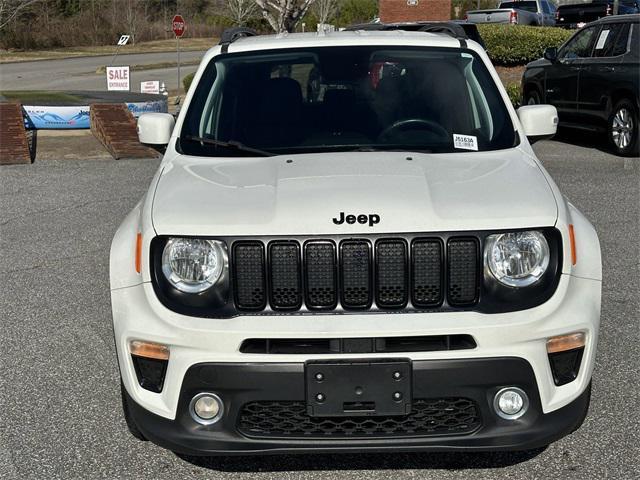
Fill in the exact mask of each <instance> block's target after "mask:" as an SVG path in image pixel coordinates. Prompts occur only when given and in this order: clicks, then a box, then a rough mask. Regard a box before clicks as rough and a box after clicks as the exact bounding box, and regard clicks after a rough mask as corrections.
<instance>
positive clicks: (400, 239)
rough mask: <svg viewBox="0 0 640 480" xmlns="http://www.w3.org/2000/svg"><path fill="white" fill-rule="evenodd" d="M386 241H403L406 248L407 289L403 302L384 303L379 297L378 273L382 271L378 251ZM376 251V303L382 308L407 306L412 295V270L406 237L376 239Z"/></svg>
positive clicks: (405, 282)
mask: <svg viewBox="0 0 640 480" xmlns="http://www.w3.org/2000/svg"><path fill="white" fill-rule="evenodd" d="M385 243H402V247H403V249H404V271H405V276H404V291H405V296H404V298H403V299H402V301H401V302H397V303H384V302H382V301H381V300H380V298H379V293H380V292H379V288H377V284H378V283H379V282H378V279H379V277H378V275H379V273H380V268H379V263H378V252H379V248H380V246H381V245H384V244H385ZM375 252H376V255H375V257H374V273H373V275H374V278H375V279H376V282H375V283H374V290H375V291H374V296H375V299H376V304H377V305H378V307H380V308H392V309H396V308H397V309H402V308H405V307H406V306H407V304H408V303H409V297H411V291H410V290H409V288H410V284H411V282H410V279H411V272H410V269H409V251H408V250H407V241H406V240H405V239H404V238H385V239H382V240H378V241H376V246H375Z"/></svg>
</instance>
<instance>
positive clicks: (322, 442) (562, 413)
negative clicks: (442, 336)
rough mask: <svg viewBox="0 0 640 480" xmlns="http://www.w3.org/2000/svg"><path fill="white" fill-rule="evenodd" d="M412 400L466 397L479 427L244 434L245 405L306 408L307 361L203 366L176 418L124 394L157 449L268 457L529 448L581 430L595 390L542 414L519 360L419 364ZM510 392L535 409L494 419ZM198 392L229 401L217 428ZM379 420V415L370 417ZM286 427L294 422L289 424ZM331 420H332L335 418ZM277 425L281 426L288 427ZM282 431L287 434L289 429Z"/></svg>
mask: <svg viewBox="0 0 640 480" xmlns="http://www.w3.org/2000/svg"><path fill="white" fill-rule="evenodd" d="M412 370H413V374H412V375H413V378H412V380H413V399H414V401H415V400H416V399H436V398H437V399H451V398H464V399H466V400H470V401H471V402H472V403H473V404H474V405H475V409H476V410H475V411H476V413H477V422H476V423H474V426H473V429H471V430H469V431H466V432H464V433H460V432H454V431H453V429H451V430H447V429H444V430H443V429H440V430H438V431H434V432H431V433H426V434H425V433H423V434H416V433H415V431H413V432H412V431H411V429H409V430H407V431H406V432H404V433H400V434H398V433H397V432H396V434H395V435H385V434H384V433H374V434H368V435H364V434H362V433H361V432H360V434H358V433H357V432H355V433H354V432H353V431H351V433H350V434H347V435H345V434H344V432H343V433H342V435H325V436H324V437H323V436H322V435H320V436H319V435H318V434H317V433H316V434H311V435H307V437H306V438H304V435H301V434H300V433H299V432H298V433H294V434H286V433H284V434H283V433H282V429H281V430H280V431H279V432H280V433H277V434H275V435H271V436H265V435H260V434H258V435H251V433H250V432H247V431H243V430H242V428H243V427H242V426H241V424H242V415H243V414H242V413H241V412H242V411H243V407H244V406H245V405H247V404H248V403H251V402H261V401H277V402H283V403H285V402H295V401H297V402H304V401H305V364H304V363H236V364H223V363H201V364H197V365H193V366H192V367H191V368H189V370H188V371H187V373H186V375H185V377H184V381H183V383H182V388H181V390H180V396H179V401H178V406H177V413H176V418H175V420H170V419H167V418H163V417H161V416H158V415H155V414H153V413H151V412H149V411H147V410H146V409H144V408H143V407H141V406H140V405H138V404H137V403H136V402H135V401H134V400H133V399H132V398H131V396H130V395H129V394H128V393H127V392H126V391H125V392H124V394H125V398H126V401H127V403H128V406H129V412H130V415H131V416H132V419H133V421H134V422H135V423H136V425H137V426H138V428H139V430H140V431H141V432H142V433H143V434H144V436H145V437H147V438H148V439H149V440H152V441H153V442H154V443H157V444H159V445H161V446H163V447H165V448H168V449H170V450H173V451H175V452H178V453H182V454H188V455H220V454H225V455H227V454H264V453H304V452H346V451H386V450H400V451H427V450H525V449H532V448H538V447H541V446H544V445H547V444H549V443H551V442H553V441H555V440H557V439H558V438H560V437H562V436H564V435H567V434H569V433H571V432H572V431H573V430H575V429H576V428H578V427H579V426H580V424H581V423H582V421H583V420H584V417H585V415H586V413H587V409H588V405H589V398H590V388H587V389H586V390H585V391H584V392H583V393H582V394H581V395H579V396H578V398H577V399H575V400H574V401H573V402H572V403H570V404H569V405H567V406H565V407H563V408H560V409H558V410H556V411H554V412H551V413H547V414H544V413H543V410H542V405H541V402H540V395H539V391H538V386H537V382H536V378H535V375H534V372H533V369H532V368H531V365H530V364H529V363H528V362H527V361H525V360H523V359H520V358H485V359H482V358H477V359H466V360H425V361H413V362H412ZM505 386H516V387H519V388H521V389H522V390H524V391H525V392H526V393H527V395H528V397H529V400H530V405H529V409H528V410H527V412H526V413H525V414H524V415H523V416H522V417H521V418H519V419H517V420H505V419H502V418H500V417H499V416H498V415H496V414H495V412H494V410H493V406H492V404H493V397H494V395H495V393H496V392H497V391H498V390H500V389H501V388H502V387H505ZM200 392H214V393H216V394H217V395H218V396H219V397H220V398H221V399H222V400H223V402H224V410H225V413H224V416H223V417H222V419H221V420H220V421H219V422H218V423H215V424H213V425H208V426H205V425H200V424H198V423H196V422H195V421H194V420H193V419H192V418H191V415H190V413H189V402H190V400H191V398H193V396H194V395H196V394H197V393H200ZM372 420H374V421H375V417H374V418H373V419H372ZM281 421H282V422H285V423H286V422H292V421H293V420H291V418H287V419H284V420H283V419H282V418H281ZM329 422H330V419H329ZM276 427H279V428H280V427H282V425H280V426H277V425H276ZM284 430H287V427H286V426H285V428H284Z"/></svg>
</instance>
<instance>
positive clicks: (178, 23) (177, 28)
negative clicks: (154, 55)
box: [171, 15, 186, 37]
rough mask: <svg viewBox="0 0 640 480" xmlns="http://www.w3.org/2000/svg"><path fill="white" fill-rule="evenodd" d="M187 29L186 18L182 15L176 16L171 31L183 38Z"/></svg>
mask: <svg viewBox="0 0 640 480" xmlns="http://www.w3.org/2000/svg"><path fill="white" fill-rule="evenodd" d="M185 28H186V25H185V23H184V18H182V15H176V16H175V17H173V21H172V22H171V29H172V30H173V33H175V35H176V37H181V36H182V35H184V30H185Z"/></svg>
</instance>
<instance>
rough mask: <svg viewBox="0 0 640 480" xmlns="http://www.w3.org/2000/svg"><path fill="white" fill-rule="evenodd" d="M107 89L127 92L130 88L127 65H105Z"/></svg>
mask: <svg viewBox="0 0 640 480" xmlns="http://www.w3.org/2000/svg"><path fill="white" fill-rule="evenodd" d="M107 90H108V91H110V92H113V91H120V92H128V91H129V90H130V83H129V66H128V65H127V66H123V67H107Z"/></svg>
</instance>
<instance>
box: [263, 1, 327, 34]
mask: <svg viewBox="0 0 640 480" xmlns="http://www.w3.org/2000/svg"><path fill="white" fill-rule="evenodd" d="M254 1H255V2H256V4H257V5H258V7H259V8H260V11H261V12H262V16H263V17H264V18H265V19H266V20H267V22H269V25H270V26H271V28H272V29H273V30H274V31H275V32H277V33H282V32H293V31H294V30H295V28H296V26H297V25H298V22H300V20H301V19H302V17H304V16H305V14H306V13H307V10H309V7H310V6H311V5H312V4H313V3H314V2H315V1H316V0H254Z"/></svg>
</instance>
